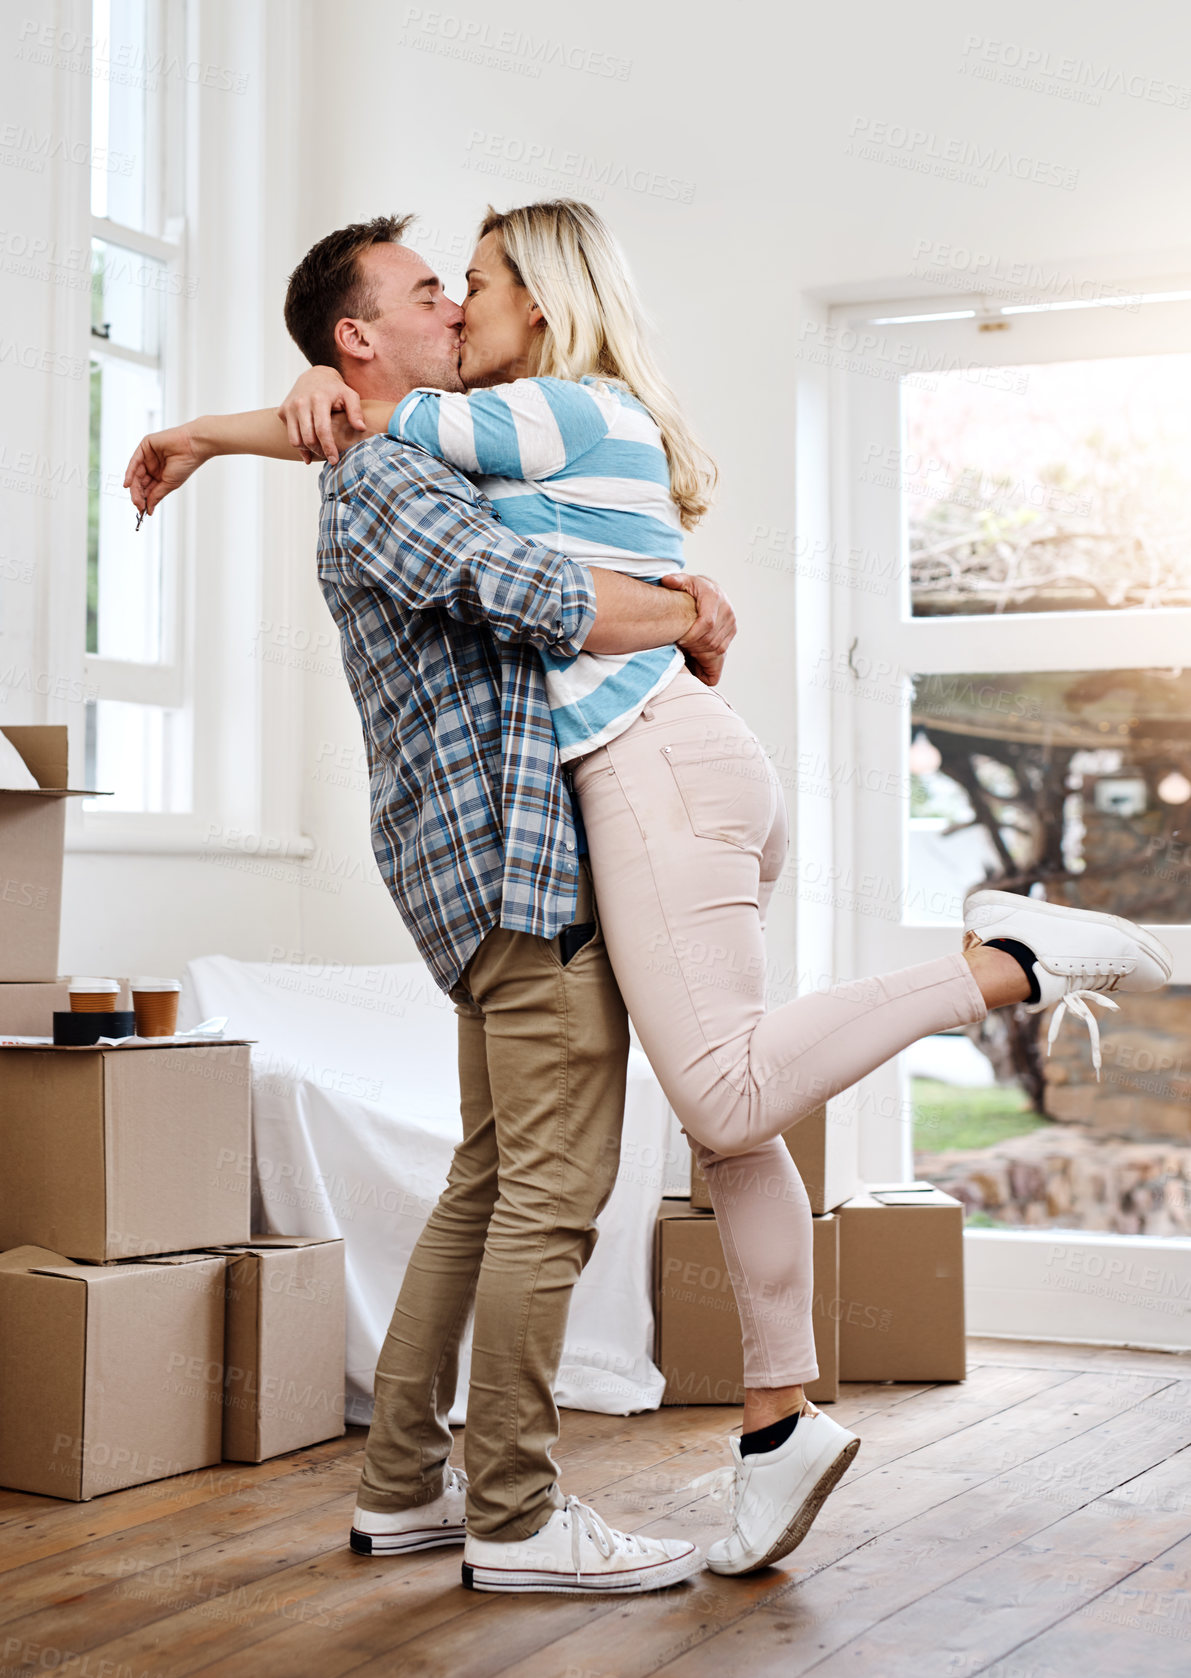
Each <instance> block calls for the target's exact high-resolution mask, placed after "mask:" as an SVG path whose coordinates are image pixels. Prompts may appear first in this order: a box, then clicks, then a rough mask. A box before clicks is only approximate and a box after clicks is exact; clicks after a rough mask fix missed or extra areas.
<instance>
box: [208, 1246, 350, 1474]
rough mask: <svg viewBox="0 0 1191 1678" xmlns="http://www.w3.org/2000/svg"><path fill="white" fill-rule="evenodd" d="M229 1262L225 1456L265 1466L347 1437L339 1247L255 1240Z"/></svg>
mask: <svg viewBox="0 0 1191 1678" xmlns="http://www.w3.org/2000/svg"><path fill="white" fill-rule="evenodd" d="M223 1251H224V1253H225V1256H226V1259H227V1325H226V1330H225V1334H224V1347H225V1350H224V1365H225V1370H224V1415H223V1454H224V1457H225V1458H226V1459H227V1460H228V1461H229V1462H264V1460H265V1459H266V1457H279V1456H281V1455H282V1453H283V1452H285V1451H297V1450H299V1449H301V1447H302V1446H303V1445H314V1444H316V1443H317V1442H318V1441H319V1440H320V1439H334V1438H337V1437H338V1436H339V1435H340V1434H341V1433H343V1431H344V1423H343V1405H344V1368H345V1364H346V1359H347V1348H346V1338H347V1327H346V1309H345V1303H344V1264H343V1242H342V1240H333V1241H324V1240H319V1239H318V1238H317V1237H306V1236H300V1235H254V1236H253V1238H252V1240H251V1241H250V1242H248V1243H247V1244H246V1245H244V1246H242V1247H235V1248H225V1249H223Z"/></svg>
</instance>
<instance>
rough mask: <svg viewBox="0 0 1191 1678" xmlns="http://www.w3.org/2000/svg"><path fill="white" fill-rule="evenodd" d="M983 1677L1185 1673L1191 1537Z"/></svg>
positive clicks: (1173, 1677) (1149, 1677)
mask: <svg viewBox="0 0 1191 1678" xmlns="http://www.w3.org/2000/svg"><path fill="white" fill-rule="evenodd" d="M980 1670H981V1671H983V1672H986V1673H988V1674H989V1678H1012V1675H1013V1674H1014V1673H1020V1672H1025V1671H1031V1670H1032V1671H1035V1672H1055V1673H1068V1672H1071V1673H1081V1674H1086V1673H1106V1674H1107V1673H1113V1674H1116V1673H1121V1674H1129V1675H1132V1674H1135V1673H1136V1674H1138V1675H1139V1678H1142V1675H1144V1678H1187V1673H1188V1671H1191V1538H1184V1539H1183V1541H1182V1542H1181V1543H1179V1544H1177V1545H1174V1546H1172V1548H1171V1549H1169V1550H1167V1551H1166V1553H1165V1554H1164V1555H1161V1556H1159V1557H1157V1558H1156V1559H1155V1560H1153V1561H1151V1562H1150V1563H1149V1564H1148V1565H1147V1566H1145V1567H1142V1568H1139V1569H1138V1570H1137V1571H1136V1572H1135V1573H1132V1574H1131V1575H1130V1576H1129V1577H1128V1578H1127V1579H1125V1580H1122V1581H1121V1582H1120V1583H1119V1584H1117V1585H1114V1586H1113V1587H1112V1589H1111V1590H1107V1591H1104V1592H1103V1593H1102V1594H1101V1595H1100V1596H1098V1597H1097V1598H1096V1600H1095V1601H1094V1602H1091V1603H1089V1604H1088V1605H1087V1606H1086V1607H1083V1608H1079V1609H1077V1610H1076V1612H1075V1613H1073V1614H1071V1615H1070V1616H1068V1618H1066V1619H1064V1620H1062V1621H1060V1622H1059V1624H1057V1625H1054V1626H1052V1627H1051V1628H1050V1629H1049V1630H1048V1631H1046V1632H1043V1633H1042V1634H1041V1635H1040V1636H1037V1637H1034V1638H1031V1639H1030V1641H1029V1642H1027V1643H1022V1644H1020V1645H1019V1646H1018V1647H1017V1648H1016V1649H1014V1650H1013V1652H1012V1654H1011V1655H1009V1656H1008V1657H1007V1658H1006V1659H1005V1660H1004V1661H997V1662H995V1663H994V1664H992V1665H989V1666H985V1667H982V1668H981V1669H980Z"/></svg>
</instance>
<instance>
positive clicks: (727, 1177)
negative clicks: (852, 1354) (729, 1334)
mask: <svg viewBox="0 0 1191 1678" xmlns="http://www.w3.org/2000/svg"><path fill="white" fill-rule="evenodd" d="M574 786H575V791H576V793H577V794H578V797H579V800H580V804H581V807H582V812H583V822H584V826H585V827H586V829H587V839H588V845H589V847H590V852H591V867H592V875H593V879H594V882H595V889H596V895H597V898H598V901H599V909H600V919H601V922H602V925H603V931H604V937H605V939H606V941H607V946H608V953H609V955H610V957H611V960H612V966H613V969H614V971H615V973H616V978H617V981H618V983H619V985H620V989H621V993H622V994H623V996H624V1000H625V1003H626V1005H627V1007H628V1011H629V1016H630V1018H631V1019H632V1021H633V1024H634V1025H635V1026H636V1028H637V1034H638V1036H639V1037H640V1039H641V1043H642V1046H643V1047H644V1049H645V1052H646V1054H647V1055H648V1056H649V1059H650V1061H651V1063H652V1065H653V1069H654V1071H655V1072H656V1074H657V1076H658V1080H659V1081H660V1083H661V1086H662V1088H663V1089H664V1090H665V1092H666V1097H667V1099H668V1100H669V1102H670V1105H671V1106H672V1107H673V1108H674V1111H675V1112H676V1113H677V1115H678V1118H679V1121H680V1122H681V1124H682V1126H683V1128H684V1129H685V1130H686V1132H687V1134H688V1136H689V1137H690V1138H691V1141H692V1145H693V1147H694V1151H695V1155H696V1157H697V1158H698V1161H699V1164H700V1166H701V1168H702V1170H703V1172H704V1174H705V1176H706V1178H707V1183H708V1187H709V1190H710V1193H711V1202H712V1205H713V1207H714V1208H715V1214H716V1218H717V1221H718V1224H719V1229H720V1234H721V1236H722V1239H723V1244H724V1257H725V1261H726V1263H727V1266H728V1270H729V1272H730V1275H731V1278H732V1286H733V1288H734V1290H735V1293H736V1300H737V1304H738V1306H739V1308H740V1321H741V1327H742V1334H743V1343H744V1380H745V1385H746V1386H748V1387H782V1386H793V1385H795V1384H798V1383H802V1382H807V1381H811V1380H813V1379H814V1377H815V1375H816V1374H817V1373H818V1367H817V1365H816V1362H815V1348H814V1339H813V1337H812V1333H811V1301H812V1297H813V1278H812V1275H811V1215H810V1204H809V1202H808V1200H807V1196H806V1190H805V1189H804V1188H803V1185H802V1180H801V1178H800V1177H799V1175H798V1171H797V1168H796V1167H795V1165H794V1161H793V1160H792V1159H791V1157H790V1153H789V1150H788V1149H787V1147H786V1145H785V1143H784V1142H783V1141H782V1139H781V1133H782V1131H784V1130H787V1129H789V1127H790V1126H791V1125H792V1124H795V1123H797V1121H798V1120H799V1119H802V1118H805V1117H806V1115H807V1114H808V1113H809V1112H811V1111H813V1109H814V1108H816V1107H818V1106H820V1105H821V1104H822V1103H823V1102H824V1101H825V1100H826V1099H827V1097H828V1096H832V1095H836V1094H838V1093H839V1091H840V1090H843V1089H847V1087H848V1086H849V1085H850V1084H854V1083H856V1081H857V1080H858V1079H860V1078H863V1077H864V1076H865V1075H866V1074H867V1073H869V1072H871V1071H873V1069H874V1068H875V1067H878V1066H880V1065H881V1063H882V1062H883V1061H886V1060H888V1059H889V1058H890V1056H891V1055H895V1054H897V1053H898V1051H899V1050H901V1049H904V1048H906V1047H908V1045H909V1044H911V1043H913V1042H915V1041H916V1040H917V1039H918V1038H920V1037H926V1036H929V1035H930V1034H931V1033H932V1032H936V1031H945V1030H947V1029H948V1028H949V1027H952V1026H959V1025H966V1024H969V1023H970V1022H972V1021H974V1020H980V1019H983V1018H984V1014H985V1005H984V999H983V997H982V996H981V994H980V990H979V988H978V987H977V985H976V982H975V980H974V979H973V978H972V975H971V971H970V969H969V967H968V965H967V963H966V962H965V961H964V959H963V957H962V956H960V955H959V954H956V955H954V956H947V957H945V958H944V959H942V960H940V961H928V962H924V963H923V964H922V965H920V966H918V967H907V968H904V969H902V970H901V971H900V972H897V973H887V974H885V975H883V976H882V977H881V978H876V979H858V980H855V981H852V982H849V983H847V984H841V985H836V986H834V987H833V988H832V989H831V990H828V991H824V992H817V993H815V994H812V995H809V996H802V997H799V998H797V999H796V1000H795V1001H793V1002H787V1003H785V1004H784V1005H783V1006H782V1007H780V1008H774V1009H772V1010H770V1011H769V1012H768V1013H767V1012H766V1009H765V946H764V939H763V928H764V920H765V912H766V909H767V907H768V905H769V901H770V899H771V897H772V895H773V891H774V888H775V886H776V884H777V881H778V877H779V875H780V874H781V870H782V866H783V864H784V862H785V858H786V847H787V842H788V825H787V820H786V809H785V801H784V799H783V797H782V791H781V786H780V784H779V782H778V779H777V775H776V772H775V770H774V768H773V765H772V764H771V763H770V761H769V759H768V758H767V757H766V755H765V753H764V751H763V750H762V748H761V746H760V743H759V742H758V740H757V738H756V736H755V735H754V734H753V733H752V731H751V730H750V729H749V728H747V727H746V726H745V724H744V723H743V722H742V721H741V720H740V718H739V717H738V716H737V715H736V713H735V712H734V711H733V710H732V708H731V706H730V705H729V704H728V702H727V701H726V700H725V699H723V698H722V697H721V696H720V695H719V694H718V693H716V691H715V690H714V689H713V688H709V687H706V686H704V684H703V683H702V682H700V681H698V680H697V679H696V678H695V677H694V676H691V675H689V674H687V673H685V672H684V673H683V674H681V675H679V676H678V677H676V678H675V680H674V681H673V682H672V683H671V684H670V686H669V687H668V688H666V689H665V690H664V692H662V693H661V694H660V695H659V696H658V697H657V698H656V699H653V700H651V701H650V703H649V705H648V706H647V707H646V709H645V710H644V711H643V712H642V714H641V716H640V717H639V718H638V719H637V720H636V721H635V722H634V723H633V724H632V726H631V727H630V728H628V729H627V730H626V731H625V733H623V734H622V735H620V736H619V738H618V739H616V740H614V741H612V743H611V744H610V745H608V746H602V747H600V748H599V749H598V750H596V751H594V752H592V753H590V754H589V755H588V756H587V757H584V758H581V759H580V760H578V762H577V763H576V764H575V765H574Z"/></svg>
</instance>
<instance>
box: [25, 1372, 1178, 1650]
mask: <svg viewBox="0 0 1191 1678" xmlns="http://www.w3.org/2000/svg"><path fill="white" fill-rule="evenodd" d="M970 1369H971V1373H970V1375H969V1378H968V1380H967V1381H966V1382H964V1383H963V1384H962V1385H959V1386H946V1387H910V1386H854V1387H850V1388H847V1389H845V1396H844V1397H843V1398H841V1400H840V1402H839V1403H838V1404H836V1405H834V1406H832V1407H831V1411H830V1413H831V1414H832V1415H834V1416H835V1417H836V1418H837V1419H838V1420H839V1421H841V1422H843V1423H845V1424H846V1425H848V1426H849V1427H852V1428H854V1429H855V1430H856V1431H857V1432H858V1433H859V1434H860V1436H861V1439H862V1441H863V1444H862V1446H861V1450H860V1455H859V1456H858V1458H857V1459H856V1462H855V1464H854V1465H853V1467H852V1469H851V1470H850V1471H849V1473H848V1475H847V1476H846V1478H845V1479H844V1481H843V1482H842V1484H841V1485H840V1487H839V1489H838V1490H837V1491H836V1492H835V1494H834V1495H833V1496H832V1497H831V1499H830V1500H829V1501H828V1503H827V1505H826V1507H825V1509H824V1511H823V1513H822V1514H821V1515H820V1517H819V1520H818V1522H817V1523H816V1525H815V1526H814V1528H813V1529H812V1531H811V1533H810V1536H809V1537H808V1538H807V1540H806V1542H805V1543H804V1544H803V1545H802V1547H801V1549H799V1550H797V1551H795V1553H794V1555H793V1556H791V1557H789V1558H788V1559H787V1560H786V1561H785V1562H784V1563H783V1564H782V1565H780V1566H779V1567H776V1568H771V1569H769V1570H768V1571H767V1572H765V1573H763V1574H759V1575H755V1576H753V1577H751V1578H748V1579H743V1580H735V1579H720V1578H717V1577H715V1576H714V1575H712V1574H710V1573H704V1574H702V1575H701V1576H700V1578H699V1580H698V1581H697V1582H695V1583H692V1584H691V1585H688V1586H681V1587H677V1588H676V1589H674V1590H671V1591H666V1592H662V1593H659V1595H658V1596H655V1597H649V1596H646V1597H635V1598H622V1599H618V1600H605V1601H602V1602H591V1601H586V1600H583V1599H576V1598H570V1597H553V1598H507V1597H496V1596H486V1595H482V1594H479V1593H475V1592H469V1591H465V1590H463V1589H462V1587H461V1585H460V1583H459V1562H460V1551H459V1550H438V1551H431V1552H428V1553H427V1554H426V1555H424V1556H409V1557H406V1558H404V1559H388V1560H385V1559H379V1558H378V1559H368V1558H364V1557H358V1556H353V1555H352V1554H351V1553H350V1551H349V1550H348V1549H347V1546H346V1532H347V1527H348V1524H349V1517H350V1513H351V1508H352V1503H353V1500H354V1493H355V1486H356V1479H357V1475H358V1472H359V1467H360V1459H361V1450H362V1443H363V1430H362V1429H359V1428H353V1429H352V1430H351V1432H350V1433H349V1435H348V1436H347V1438H345V1439H341V1440H335V1441H333V1442H331V1443H330V1444H327V1445H322V1446H318V1447H315V1448H314V1449H312V1450H309V1451H303V1452H300V1453H298V1454H297V1455H295V1456H292V1457H287V1458H283V1459H280V1460H278V1461H275V1462H270V1463H264V1464H262V1465H261V1466H260V1467H257V1468H245V1467H241V1466H234V1465H230V1464H229V1465H226V1466H224V1467H221V1468H213V1469H208V1470H205V1471H203V1472H202V1473H198V1474H194V1475H188V1476H184V1477H182V1478H180V1479H175V1480H165V1481H160V1482H158V1483H157V1484H155V1485H150V1486H140V1487H136V1488H134V1489H133V1490H131V1491H126V1492H117V1493H114V1494H112V1495H111V1496H108V1497H102V1498H97V1499H96V1500H95V1501H94V1502H92V1503H85V1504H70V1503H59V1502H55V1501H53V1500H51V1499H49V1498H38V1497H27V1496H22V1495H20V1494H18V1493H15V1492H0V1571H2V1572H3V1587H2V1588H0V1622H2V1623H0V1678H10V1675H13V1674H17V1673H44V1672H47V1671H50V1672H60V1673H63V1674H68V1675H70V1678H182V1675H183V1674H189V1673H203V1674H206V1675H208V1678H341V1675H344V1674H348V1673H352V1674H358V1675H361V1678H362V1675H365V1674H367V1675H368V1678H373V1675H381V1674H386V1675H387V1674H400V1675H401V1678H419V1675H426V1678H432V1675H433V1678H438V1675H439V1674H441V1675H443V1678H448V1675H450V1678H456V1675H458V1678H473V1675H475V1678H479V1675H481V1674H489V1673H492V1674H495V1673H508V1674H516V1678H637V1675H644V1674H647V1673H655V1672H665V1673H666V1674H667V1675H673V1678H703V1675H707V1678H712V1675H714V1678H720V1675H722V1674H735V1673H741V1674H745V1673H748V1674H769V1673H773V1674H777V1673H780V1674H782V1675H783V1678H793V1675H794V1674H798V1673H809V1672H814V1673H817V1674H823V1675H827V1674H834V1673H859V1674H864V1675H865V1678H896V1675H899V1674H903V1673H904V1674H907V1675H910V1674H912V1675H913V1678H936V1675H943V1678H968V1675H969V1674H976V1673H990V1674H995V1675H997V1678H1067V1675H1069V1674H1070V1675H1078V1678H1093V1675H1099V1674H1104V1675H1105V1678H1132V1675H1133V1674H1138V1675H1144V1678H1164V1675H1166V1674H1171V1675H1174V1674H1176V1673H1177V1674H1178V1675H1179V1678H1186V1675H1187V1674H1188V1673H1191V1360H1188V1359H1185V1358H1175V1357H1163V1356H1161V1355H1159V1354H1154V1353H1131V1352H1105V1351H1096V1350H1093V1349H1087V1348H1060V1347H1043V1346H1032V1345H1025V1344H1020V1343H1016V1342H1003V1341H973V1342H971V1343H970ZM733 1417H734V1413H733V1412H726V1411H722V1410H714V1409H690V1410H661V1411H658V1412H657V1413H655V1414H653V1415H646V1416H635V1417H630V1418H628V1419H627V1420H626V1419H623V1418H620V1417H612V1416H592V1415H586V1414H582V1413H579V1412H569V1413H567V1414H566V1416H565V1418H564V1428H563V1437H562V1446H561V1451H560V1456H561V1462H562V1470H563V1484H564V1486H565V1488H566V1489H567V1490H568V1491H571V1492H575V1493H577V1494H578V1495H579V1496H581V1497H583V1498H585V1499H590V1500H591V1501H592V1502H593V1503H594V1504H595V1505H596V1507H597V1508H598V1509H599V1510H600V1512H601V1513H602V1514H603V1515H605V1516H606V1517H607V1518H609V1519H610V1520H612V1521H613V1522H614V1523H615V1524H618V1525H621V1526H625V1527H629V1528H633V1527H636V1528H640V1529H643V1530H645V1531H659V1532H677V1533H686V1534H689V1535H690V1536H691V1537H692V1538H695V1539H697V1540H698V1541H699V1542H707V1541H710V1540H711V1539H712V1538H714V1537H715V1536H716V1534H717V1531H719V1530H720V1529H721V1528H722V1520H723V1507H722V1505H717V1504H716V1503H714V1502H712V1501H710V1500H709V1498H708V1497H707V1496H706V1495H705V1494H704V1495H702V1496H701V1495H700V1494H698V1493H692V1492H691V1491H690V1489H689V1482H690V1481H691V1480H693V1479H695V1478H696V1476H698V1475H700V1474H703V1473H705V1472H706V1471H707V1470H708V1469H710V1468H714V1467H717V1466H719V1465H720V1464H722V1463H724V1462H725V1461H726V1452H725V1450H724V1445H723V1435H724V1432H725V1424H726V1422H727V1421H729V1420H730V1419H732V1418H733Z"/></svg>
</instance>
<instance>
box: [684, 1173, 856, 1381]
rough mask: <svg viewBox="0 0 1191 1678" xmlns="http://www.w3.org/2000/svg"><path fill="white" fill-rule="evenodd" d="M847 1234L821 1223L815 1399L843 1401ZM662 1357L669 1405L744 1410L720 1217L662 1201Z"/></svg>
mask: <svg viewBox="0 0 1191 1678" xmlns="http://www.w3.org/2000/svg"><path fill="white" fill-rule="evenodd" d="M838 1267H839V1230H838V1225H837V1222H836V1220H835V1218H834V1217H833V1216H832V1215H831V1214H830V1213H829V1214H828V1215H827V1216H825V1217H821V1218H815V1219H814V1304H813V1308H812V1324H813V1328H814V1336H815V1358H816V1361H817V1362H818V1365H819V1377H818V1379H817V1380H816V1381H814V1382H812V1383H811V1384H810V1385H809V1386H808V1387H807V1389H806V1391H807V1396H808V1398H811V1399H813V1400H814V1401H815V1402H816V1403H824V1404H829V1403H831V1402H832V1400H834V1399H836V1398H838V1397H839V1323H838V1317H837V1315H836V1314H835V1312H834V1310H833V1306H834V1303H835V1300H836V1295H837V1291H838V1290H837V1273H838ZM654 1314H655V1322H656V1350H655V1353H654V1359H655V1362H656V1363H657V1365H658V1367H659V1369H660V1370H661V1371H662V1374H663V1375H664V1376H665V1377H666V1390H665V1392H664V1394H663V1395H662V1403H663V1404H742V1403H743V1402H744V1380H743V1370H744V1359H743V1354H742V1352H741V1345H740V1317H739V1315H738V1313H737V1309H736V1296H735V1294H734V1293H733V1291H732V1283H731V1281H730V1280H729V1278H728V1272H727V1268H726V1266H725V1264H724V1249H723V1245H722V1243H721V1241H720V1232H719V1228H718V1226H717V1224H716V1221H715V1218H714V1217H713V1216H711V1215H710V1214H709V1213H707V1212H699V1211H696V1210H694V1209H693V1208H692V1207H691V1206H690V1205H689V1203H688V1202H686V1201H680V1200H667V1201H663V1202H662V1210H661V1212H660V1214H659V1217H658V1223H657V1231H656V1240H655V1247H654Z"/></svg>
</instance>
